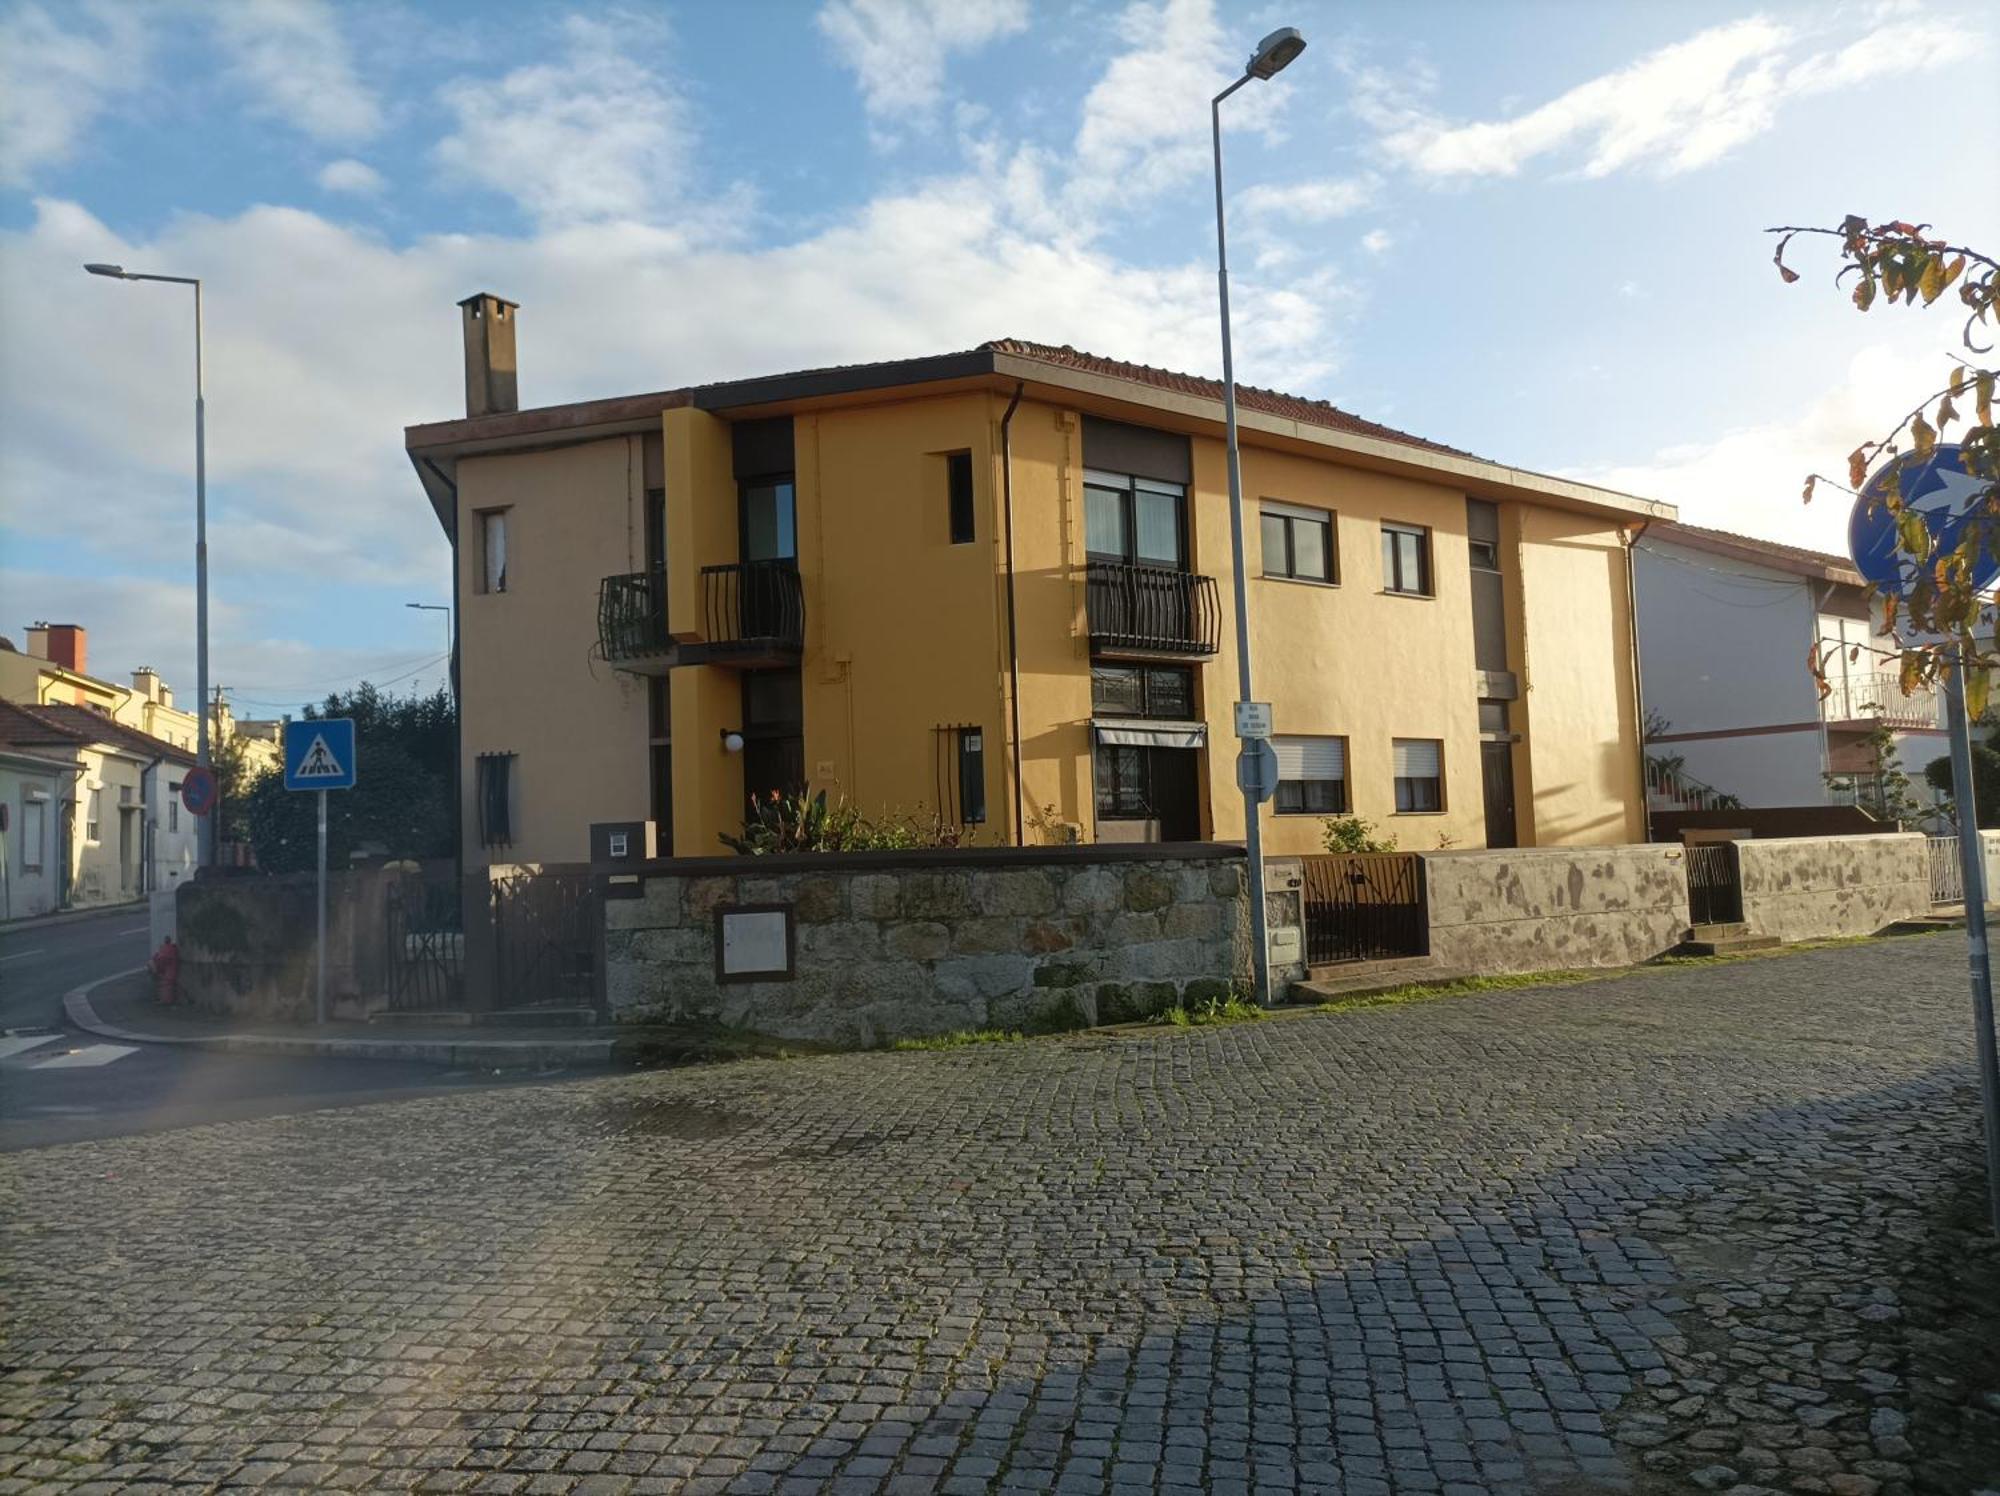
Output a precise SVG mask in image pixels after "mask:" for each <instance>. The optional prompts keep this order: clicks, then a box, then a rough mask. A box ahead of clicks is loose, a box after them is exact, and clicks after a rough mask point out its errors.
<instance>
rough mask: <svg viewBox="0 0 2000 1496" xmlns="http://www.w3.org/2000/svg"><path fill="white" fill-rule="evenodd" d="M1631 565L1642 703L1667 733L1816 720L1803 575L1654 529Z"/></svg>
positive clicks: (1813, 618) (1810, 616) (1812, 616)
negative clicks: (1712, 551) (1679, 542)
mask: <svg viewBox="0 0 2000 1496" xmlns="http://www.w3.org/2000/svg"><path fill="white" fill-rule="evenodd" d="M1634 565H1635V567H1636V572H1637V577H1638V591H1639V659H1640V664H1641V667H1642V669H1643V670H1644V672H1645V690H1646V706H1647V708H1648V709H1649V710H1651V711H1654V712H1658V713H1660V714H1662V715H1664V716H1665V717H1667V718H1668V720H1670V721H1671V722H1672V723H1673V727H1672V731H1674V732H1702V731H1705V730H1713V729H1716V728H1730V727H1766V726H1772V725H1775V724H1778V723H1785V722H1817V721H1818V720H1819V692H1818V689H1817V687H1816V686H1815V685H1814V683H1813V680H1812V676H1811V673H1810V672H1809V671H1808V670H1807V668H1806V652H1807V650H1808V648H1809V647H1810V646H1811V643H1812V640H1813V638H1814V636H1815V631H1816V627H1817V613H1816V611H1815V610H1814V608H1813V606H1812V597H1811V593H1810V592H1809V591H1808V584H1807V582H1806V581H1805V580H1804V579H1803V578H1801V577H1794V576H1790V575H1787V574H1786V573H1784V572H1779V571H1766V570H1764V569H1763V568H1761V567H1755V566H1751V565H1749V564H1747V563H1744V562H1736V561H1729V560H1726V559H1724V558H1723V557H1720V556H1711V555H1709V554H1707V553H1706V552H1702V551H1695V550H1689V549H1686V548H1684V547H1680V546H1675V545H1672V544H1669V543H1668V542H1666V541H1663V540H1659V539H1657V538H1654V537H1652V536H1648V537H1647V538H1645V539H1643V540H1641V541H1640V542H1639V549H1638V554H1637V555H1636V556H1635V557H1634ZM1697 772H1698V771H1697ZM1816 772H1817V770H1815V773H1816ZM1815 803H1817V802H1815Z"/></svg>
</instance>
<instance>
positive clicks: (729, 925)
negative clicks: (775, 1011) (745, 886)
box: [715, 904, 792, 982]
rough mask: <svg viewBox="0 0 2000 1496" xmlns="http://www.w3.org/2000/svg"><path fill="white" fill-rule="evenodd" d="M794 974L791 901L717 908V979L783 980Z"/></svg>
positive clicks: (744, 980) (723, 980)
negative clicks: (787, 902) (789, 902)
mask: <svg viewBox="0 0 2000 1496" xmlns="http://www.w3.org/2000/svg"><path fill="white" fill-rule="evenodd" d="M791 975H792V908H791V905H789V904H724V905H722V906H721V907H720V908H718V909H717V910H716V911H715V979H716V980H717V981H718V982H762V981H772V980H778V981H784V980H787V979H789V978H790V977H791Z"/></svg>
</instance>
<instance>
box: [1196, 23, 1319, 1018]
mask: <svg viewBox="0 0 2000 1496" xmlns="http://www.w3.org/2000/svg"><path fill="white" fill-rule="evenodd" d="M1305 49H1306V39H1305V38H1304V37H1302V36H1300V35H1299V34H1298V32H1297V31H1296V30H1294V29H1293V28H1292V27H1290V26H1286V27H1283V28H1281V29H1280V30H1277V31H1274V32H1272V33H1271V34H1270V35H1269V36H1267V37H1265V38H1264V39H1263V40H1262V41H1261V42H1259V43H1257V50H1256V51H1255V52H1254V53H1252V54H1251V56H1250V61H1249V62H1248V63H1246V64H1245V65H1244V68H1243V76H1242V77H1240V78H1238V79H1237V80H1236V81H1235V82H1234V83H1232V84H1230V85H1229V87H1227V88H1225V89H1224V90H1223V91H1222V92H1221V93H1219V94H1217V95H1216V96H1215V97H1214V99H1212V100H1211V101H1210V102H1209V108H1208V113H1209V121H1210V124H1211V126H1212V127H1213V130H1214V136H1215V279H1216V286H1217V289H1218V290H1219V292H1220V293H1221V299H1222V409H1223V416H1224V421H1225V424H1226V425H1227V427H1228V431H1229V564H1230V567H1231V569H1232V570H1233V571H1234V573H1235V579H1236V700H1237V705H1238V706H1239V707H1242V706H1244V705H1247V704H1248V703H1249V701H1250V700H1251V696H1250V606H1249V594H1248V588H1247V586H1246V584H1245V582H1244V577H1243V572H1244V567H1243V455H1242V453H1241V451H1240V450H1239V449H1238V447H1237V443H1236V358H1235V354H1234V352H1233V351H1232V350H1231V348H1230V343H1229V240H1228V236H1227V234H1226V233H1225V231H1224V229H1223V220H1222V101H1223V100H1224V99H1226V98H1228V97H1229V96H1230V95H1231V94H1233V93H1235V92H1236V90H1237V89H1239V88H1241V87H1242V86H1243V85H1244V84H1246V83H1248V82H1249V81H1250V80H1251V79H1252V78H1257V79H1265V78H1271V77H1274V76H1275V75H1276V74H1278V73H1279V72H1281V71H1282V70H1283V69H1284V68H1285V66H1286V65H1287V64H1288V63H1290V62H1291V61H1292V59H1293V58H1295V57H1297V56H1298V55H1299V53H1301V52H1303V51H1305ZM1237 731H1238V733H1239V735H1240V734H1241V732H1242V728H1241V726H1240V725H1239V727H1238V729H1237ZM1262 813H1263V802H1262V801H1261V800H1260V799H1259V798H1258V796H1257V790H1256V789H1255V787H1254V786H1251V785H1248V784H1246V785H1245V786H1244V790H1243V833H1244V838H1243V839H1244V850H1245V852H1246V853H1247V854H1248V856H1249V859H1250V960H1251V971H1252V973H1253V977H1254V980H1255V982H1256V986H1257V1001H1258V1002H1260V1003H1262V1004H1264V1005H1265V1006H1266V1007H1268V1006H1269V1005H1270V1002H1271V933H1270V928H1269V911H1268V910H1267V909H1266V908H1265V907H1264V826H1263V821H1262Z"/></svg>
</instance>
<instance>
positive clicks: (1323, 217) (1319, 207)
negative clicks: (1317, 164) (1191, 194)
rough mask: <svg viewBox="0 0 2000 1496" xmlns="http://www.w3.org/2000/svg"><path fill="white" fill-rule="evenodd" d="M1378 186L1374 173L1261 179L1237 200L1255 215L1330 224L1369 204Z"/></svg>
mask: <svg viewBox="0 0 2000 1496" xmlns="http://www.w3.org/2000/svg"><path fill="white" fill-rule="evenodd" d="M1378 185H1379V184H1378V182H1377V180H1376V179H1375V178H1374V177H1372V176H1362V177H1319V178H1316V179H1308V180H1306V181H1303V182H1288V183H1283V184H1279V183H1274V182H1260V183H1258V184H1257V185H1256V186H1255V187H1246V188H1245V189H1244V190H1243V191H1242V192H1241V193H1240V194H1239V195H1238V196H1237V203H1238V204H1239V205H1240V206H1241V208H1242V209H1243V211H1244V212H1245V213H1247V214H1249V215H1250V216H1251V217H1254V218H1283V219H1292V220H1295V221H1297V222H1299V223H1328V222H1331V221H1332V220H1333V219H1336V218H1344V217H1346V216H1347V215H1348V214H1350V213H1358V212H1360V211H1361V210H1362V209H1363V208H1365V207H1367V206H1368V205H1369V204H1370V203H1372V202H1373V201H1374V200H1375V190H1376V188H1377V186H1378Z"/></svg>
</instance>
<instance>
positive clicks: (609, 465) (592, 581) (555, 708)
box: [458, 436, 650, 864]
mask: <svg viewBox="0 0 2000 1496" xmlns="http://www.w3.org/2000/svg"><path fill="white" fill-rule="evenodd" d="M644 496H645V477H644V453H643V449H642V443H641V441H640V439H639V438H638V437H636V436H634V437H614V438H610V439H608V440H605V441H599V442H590V443H587V444H584V445H581V446H574V447H563V448H558V449H556V450H554V451H548V452H531V453H521V454H513V455H507V456H495V457H471V458H467V459H465V460H464V461H462V462H460V463H459V465H458V524H459V534H460V536H461V537H462V543H461V544H460V545H459V547H458V567H459V579H458V584H459V630H460V651H461V660H460V672H461V682H462V704H463V706H462V709H463V714H464V716H463V723H464V725H463V733H462V738H461V749H460V751H461V754H462V762H461V768H462V771H463V772H462V775H461V784H462V805H463V810H464V822H463V824H464V827H465V852H466V857H467V859H468V861H471V862H475V863H482V864H483V863H486V862H489V861H490V862H513V861H519V860H521V859H523V858H530V859H532V860H535V861H540V862H570V861H583V860H585V859H587V858H588V856H589V853H590V823H591V822H593V821H610V820H626V819H639V818H642V817H644V816H645V815H646V814H647V813H648V808H649V804H650V797H649V794H648V791H647V786H646V765H647V727H646V686H645V682H644V680H643V679H642V678H640V677H637V676H634V675H630V674H628V673H626V672H623V671H619V670H613V669H612V668H611V667H610V666H609V665H608V664H606V663H605V662H604V661H603V660H601V659H599V658H597V594H598V586H599V583H600V582H601V581H602V580H603V578H604V577H605V576H607V575H609V574H612V573H615V572H628V571H637V570H638V569H639V568H640V566H641V564H642V559H643V558H642V555H641V551H642V548H643V545H644V534H643V528H642V527H643V519H644V515H643V510H642V507H641V506H642V504H643V500H644ZM498 508H505V509H506V510H507V511H508V515H507V571H508V579H507V591H505V592H503V593H494V594H490V595H489V594H487V593H484V592H482V591H481V590H480V585H481V582H482V580H483V578H482V572H483V565H482V556H481V551H480V538H479V536H480V532H479V520H478V511H480V510H482V509H498ZM488 752H511V753H514V754H516V755H518V756H517V758H516V759H515V763H514V781H515V790H514V807H513V808H514V828H515V838H514V844H513V846H512V847H495V848H486V847H482V846H481V845H480V844H479V810H478V804H477V799H476V797H477V792H478V777H477V773H476V759H477V757H478V755H479V754H481V753H488Z"/></svg>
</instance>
